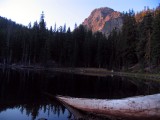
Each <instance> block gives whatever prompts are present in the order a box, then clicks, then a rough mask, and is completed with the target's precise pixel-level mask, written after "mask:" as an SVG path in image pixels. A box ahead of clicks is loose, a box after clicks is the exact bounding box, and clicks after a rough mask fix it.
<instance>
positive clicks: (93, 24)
mask: <svg viewBox="0 0 160 120" xmlns="http://www.w3.org/2000/svg"><path fill="white" fill-rule="evenodd" d="M121 16H122V15H121V13H120V12H117V11H114V10H113V9H111V8H108V7H103V8H98V9H95V10H93V11H92V12H91V14H90V16H89V17H88V18H86V19H85V20H84V22H83V23H82V24H83V25H84V26H86V27H87V28H89V29H91V30H92V31H93V32H96V31H101V32H103V33H104V34H106V35H108V34H109V33H110V32H111V31H112V30H113V29H114V28H118V29H121V27H122V17H121Z"/></svg>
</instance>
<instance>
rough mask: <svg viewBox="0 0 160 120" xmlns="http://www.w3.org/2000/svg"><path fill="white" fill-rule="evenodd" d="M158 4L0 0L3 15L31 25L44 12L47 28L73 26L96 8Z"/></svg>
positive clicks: (154, 1) (148, 0) (149, 0)
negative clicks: (55, 25)
mask: <svg viewBox="0 0 160 120" xmlns="http://www.w3.org/2000/svg"><path fill="white" fill-rule="evenodd" d="M159 3H160V0H0V16H3V17H6V18H8V19H12V20H13V21H16V22H17V23H20V24H23V25H28V24H29V22H31V23H32V24H33V22H35V21H36V20H37V21H39V18H40V14H41V12H42V11H44V14H45V20H46V22H47V27H50V26H54V24H55V23H56V24H57V26H60V25H62V26H63V25H64V24H65V23H66V25H67V27H68V26H70V27H71V28H73V27H74V24H75V23H77V24H78V25H79V24H80V23H82V22H83V20H84V19H85V18H87V17H88V16H89V15H90V13H91V11H92V10H93V9H95V8H99V7H110V8H112V9H114V10H116V11H120V12H123V11H128V10H129V9H132V8H133V9H134V10H135V11H140V10H142V9H144V6H149V8H155V7H156V6H158V5H159Z"/></svg>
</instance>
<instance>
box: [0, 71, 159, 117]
mask: <svg viewBox="0 0 160 120" xmlns="http://www.w3.org/2000/svg"><path fill="white" fill-rule="evenodd" d="M45 93H50V94H52V95H53V96H54V95H67V96H72V97H86V98H100V99H115V98H125V97H130V96H137V95H149V94H155V93H160V82H158V81H152V80H141V79H135V78H126V77H117V76H106V77H98V76H85V75H73V74H65V73H56V72H55V73H54V72H48V71H23V70H21V71H20V70H0V120H40V119H41V118H45V119H47V120H71V119H72V120H73V119H74V117H73V115H72V114H71V113H70V112H69V111H68V110H67V109H66V108H65V107H64V106H63V105H61V104H60V103H59V102H58V101H56V100H55V99H54V98H51V97H50V96H48V95H46V94H45Z"/></svg>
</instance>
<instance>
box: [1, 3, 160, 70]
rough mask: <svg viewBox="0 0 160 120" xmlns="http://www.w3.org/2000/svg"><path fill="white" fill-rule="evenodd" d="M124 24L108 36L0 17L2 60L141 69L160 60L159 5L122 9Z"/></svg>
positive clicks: (83, 27) (84, 30) (89, 31)
mask: <svg viewBox="0 0 160 120" xmlns="http://www.w3.org/2000/svg"><path fill="white" fill-rule="evenodd" d="M122 19H123V27H122V29H121V30H117V29H116V28H115V29H114V30H113V31H112V32H111V33H110V35H109V36H108V37H106V36H105V35H103V34H102V33H101V32H95V33H93V32H92V31H91V30H89V29H87V28H86V27H85V26H83V25H80V26H78V27H75V29H74V30H73V31H71V30H70V28H66V25H64V26H60V27H59V28H56V25H55V27H54V28H52V27H51V28H50V29H47V28H46V23H45V20H44V13H43V12H42V14H41V17H40V22H39V23H38V22H37V21H36V22H34V25H33V26H31V24H29V26H28V27H26V26H22V25H19V24H16V23H15V22H13V21H11V20H8V19H6V18H3V17H0V62H1V63H2V64H13V63H19V64H27V65H30V64H41V65H47V64H56V65H58V66H65V67H99V68H100V67H103V68H107V69H117V70H120V69H129V68H131V67H132V66H135V65H138V66H139V67H140V68H141V69H144V68H146V67H149V68H151V67H152V66H158V65H159V64H160V7H159V6H158V7H157V8H156V9H154V10H153V9H147V10H143V11H141V12H140V13H137V14H135V13H134V11H133V10H130V11H129V12H126V13H123V15H122Z"/></svg>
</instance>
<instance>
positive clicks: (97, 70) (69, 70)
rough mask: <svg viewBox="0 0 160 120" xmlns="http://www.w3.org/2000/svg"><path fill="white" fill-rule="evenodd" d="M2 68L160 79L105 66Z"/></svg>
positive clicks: (25, 66) (147, 74) (159, 75)
mask: <svg viewBox="0 0 160 120" xmlns="http://www.w3.org/2000/svg"><path fill="white" fill-rule="evenodd" d="M0 68H2V69H5V68H9V69H18V70H33V71H41V70H42V71H43V70H44V71H52V72H62V73H70V74H80V75H90V76H100V77H105V76H108V75H111V76H123V77H133V78H142V79H151V80H159V81H160V74H154V73H133V72H123V71H122V72H121V71H120V72H118V71H109V70H107V69H105V68H72V67H43V66H40V65H34V66H33V65H30V66H28V65H6V66H4V65H0Z"/></svg>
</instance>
